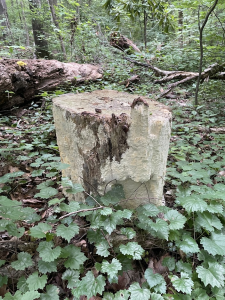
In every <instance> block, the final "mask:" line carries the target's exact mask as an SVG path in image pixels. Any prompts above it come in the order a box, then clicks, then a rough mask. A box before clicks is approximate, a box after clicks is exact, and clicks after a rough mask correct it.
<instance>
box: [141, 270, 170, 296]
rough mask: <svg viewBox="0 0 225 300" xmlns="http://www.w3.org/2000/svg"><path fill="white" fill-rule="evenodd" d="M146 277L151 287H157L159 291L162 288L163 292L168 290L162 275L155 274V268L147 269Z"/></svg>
mask: <svg viewBox="0 0 225 300" xmlns="http://www.w3.org/2000/svg"><path fill="white" fill-rule="evenodd" d="M145 278H146V280H147V283H148V285H149V287H150V288H153V289H154V290H155V289H156V290H157V291H158V290H161V293H162V294H163V293H165V292H166V282H165V280H164V278H163V276H162V275H160V274H157V273H155V274H154V273H153V270H152V269H150V268H148V269H147V270H146V271H145Z"/></svg>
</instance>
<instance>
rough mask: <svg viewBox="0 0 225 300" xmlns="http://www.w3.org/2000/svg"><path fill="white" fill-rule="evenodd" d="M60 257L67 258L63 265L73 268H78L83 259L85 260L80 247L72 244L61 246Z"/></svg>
mask: <svg viewBox="0 0 225 300" xmlns="http://www.w3.org/2000/svg"><path fill="white" fill-rule="evenodd" d="M60 257H62V258H68V259H67V260H66V262H65V263H64V266H65V267H66V268H70V269H74V270H78V269H79V268H80V266H81V265H83V263H84V262H85V260H87V257H86V256H85V255H84V254H83V253H82V252H81V250H80V248H78V247H75V246H74V245H68V246H66V247H64V248H62V253H61V255H60Z"/></svg>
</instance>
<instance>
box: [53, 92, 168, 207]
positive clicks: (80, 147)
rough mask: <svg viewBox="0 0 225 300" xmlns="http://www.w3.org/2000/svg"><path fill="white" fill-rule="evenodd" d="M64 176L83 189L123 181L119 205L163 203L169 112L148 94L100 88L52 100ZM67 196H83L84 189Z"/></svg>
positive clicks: (79, 198)
mask: <svg viewBox="0 0 225 300" xmlns="http://www.w3.org/2000/svg"><path fill="white" fill-rule="evenodd" d="M53 116H54V121H55V126H56V135H57V141H58V146H59V150H60V156H61V159H62V162H63V163H67V164H69V165H70V167H69V168H67V169H65V170H63V176H65V177H69V178H70V179H71V180H72V181H73V182H74V183H81V184H82V185H83V187H84V188H85V190H86V192H88V193H91V194H97V193H99V194H104V191H105V189H106V190H109V189H110V188H111V187H112V185H113V184H115V183H118V184H122V186H123V188H124V191H125V199H123V201H121V203H120V204H121V205H122V206H123V207H128V208H133V207H137V206H139V205H141V204H146V203H150V202H152V203H155V204H157V205H161V204H162V197H163V185H164V176H165V171H166V162H167V155H168V148H169V140H170V132H171V113H170V111H169V110H168V109H167V107H166V106H164V105H163V104H160V103H158V102H155V101H151V100H150V99H149V98H147V97H139V96H137V95H131V94H128V93H123V92H117V91H110V90H103V91H95V92H92V93H82V94H77V95H74V94H66V95H61V96H59V97H57V98H54V99H53ZM70 199H75V200H76V201H84V199H85V196H84V195H83V194H76V195H72V196H70Z"/></svg>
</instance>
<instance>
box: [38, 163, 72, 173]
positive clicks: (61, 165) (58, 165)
mask: <svg viewBox="0 0 225 300" xmlns="http://www.w3.org/2000/svg"><path fill="white" fill-rule="evenodd" d="M43 165H45V166H49V167H48V168H47V169H56V170H59V171H60V170H65V169H67V168H68V167H69V166H70V165H69V164H65V163H61V162H58V161H57V162H47V163H45V164H43Z"/></svg>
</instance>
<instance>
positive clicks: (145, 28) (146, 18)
mask: <svg viewBox="0 0 225 300" xmlns="http://www.w3.org/2000/svg"><path fill="white" fill-rule="evenodd" d="M147 21H148V15H147V12H146V10H144V44H145V49H146V48H147Z"/></svg>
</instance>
